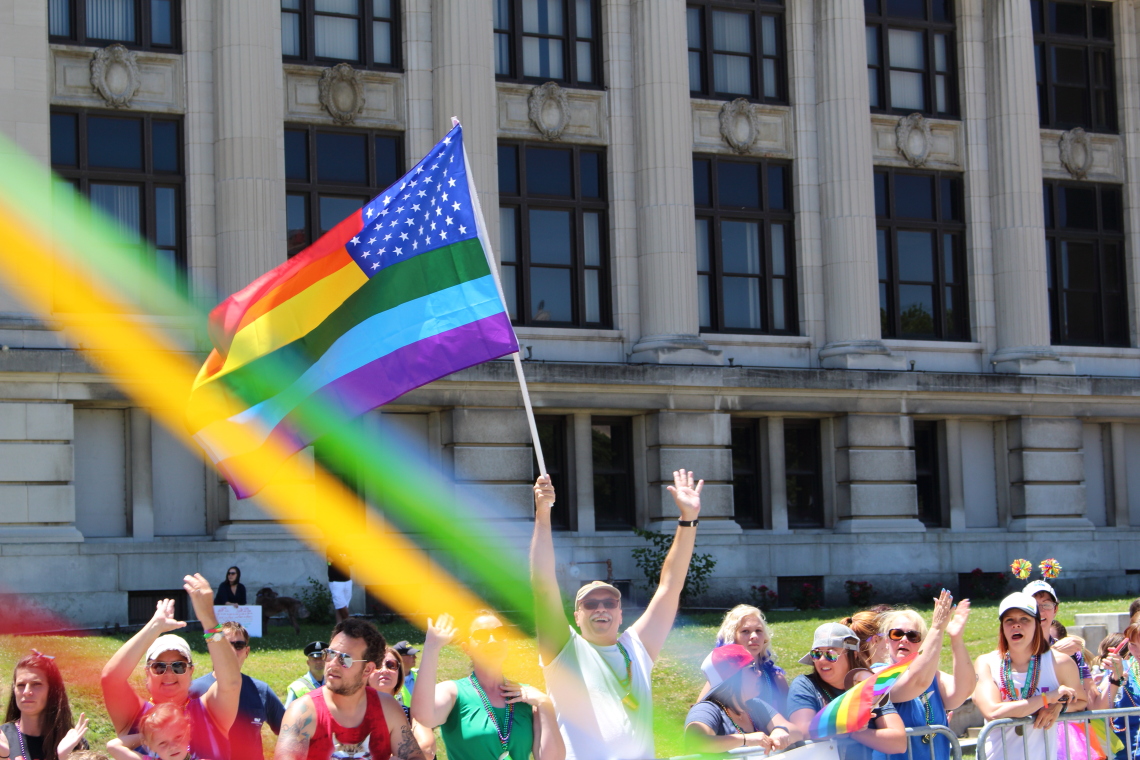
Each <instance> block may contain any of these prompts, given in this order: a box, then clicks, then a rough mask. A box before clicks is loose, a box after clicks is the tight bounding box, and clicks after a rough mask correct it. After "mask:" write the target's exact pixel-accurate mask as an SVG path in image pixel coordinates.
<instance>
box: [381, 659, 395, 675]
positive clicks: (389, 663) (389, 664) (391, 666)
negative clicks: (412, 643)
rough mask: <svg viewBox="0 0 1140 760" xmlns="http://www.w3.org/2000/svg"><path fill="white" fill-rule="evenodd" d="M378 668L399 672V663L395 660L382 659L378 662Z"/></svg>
mask: <svg viewBox="0 0 1140 760" xmlns="http://www.w3.org/2000/svg"><path fill="white" fill-rule="evenodd" d="M380 670H394V671H396V672H397V673H399V672H400V663H398V662H396V661H395V660H384V662H382V663H380Z"/></svg>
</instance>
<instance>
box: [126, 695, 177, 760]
mask: <svg viewBox="0 0 1140 760" xmlns="http://www.w3.org/2000/svg"><path fill="white" fill-rule="evenodd" d="M139 733H140V734H141V735H142V742H143V746H141V747H139V749H138V750H137V751H136V750H133V749H130V748H129V747H127V745H126V744H124V743H123V741H122V740H121V739H118V738H115V739H112V740H111V741H109V742H107V753H108V754H110V755H111V757H112V758H113V759H114V760H148V759H157V760H195V758H194V757H193V755H191V754H190V719H189V718H187V717H186V715H185V714H184V713H183V712H182V710H180V709H179V708H177V707H175V706H174V705H172V704H169V703H164V704H160V705H155V706H154V708H153V709H151V710H150V712H148V713H147V714H146V715H144V716H143V718H142V720H141V721H139Z"/></svg>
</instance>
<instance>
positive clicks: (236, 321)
mask: <svg viewBox="0 0 1140 760" xmlns="http://www.w3.org/2000/svg"><path fill="white" fill-rule="evenodd" d="M476 198H477V196H476V193H475V187H474V185H473V183H472V181H471V177H470V174H469V173H468V171H467V163H466V155H465V153H464V150H463V130H462V127H460V126H459V125H458V124H456V126H455V128H454V129H452V130H451V132H449V133H448V134H447V136H446V137H444V138H443V140H442V141H440V142H439V143H438V144H437V145H436V146H435V147H434V148H432V149H431V151H429V152H428V154H427V156H426V157H425V158H424V159H423V160H422V161H420V162H419V163H418V164H416V166H415V167H413V168H412V170H411V171H409V172H408V173H407V174H406V175H404V176H403V177H401V178H400V179H399V180H397V181H396V182H395V183H394V184H393V185H392V186H391V187H389V188H388V189H387V190H386V191H385V192H383V193H381V194H380V195H378V196H376V197H375V198H373V199H372V200H371V201H369V202H368V203H367V204H365V205H364V208H362V209H361V210H359V211H357V212H355V213H353V214H352V216H350V217H348V218H347V219H345V220H344V221H342V222H341V223H340V224H338V225H337V226H336V227H334V228H333V229H331V230H329V231H328V232H327V233H325V234H324V235H323V236H322V237H321V238H320V239H319V240H317V241H316V242H315V243H313V244H312V245H311V246H309V247H308V248H306V249H305V250H304V251H302V252H301V253H299V254H297V255H296V256H294V257H293V258H292V259H290V260H289V261H287V262H285V263H284V264H282V265H281V266H279V267H277V268H276V269H274V270H273V271H271V272H268V273H266V274H264V275H262V276H261V277H259V278H258V279H257V280H255V281H254V282H252V283H251V284H249V285H248V286H246V287H245V288H244V289H242V290H241V291H239V292H237V293H235V294H233V295H232V296H230V297H229V298H227V299H226V300H225V301H223V302H222V303H221V304H219V305H218V306H217V307H216V308H215V309H214V310H213V311H212V312H211V314H210V320H209V327H210V340H211V342H212V343H213V346H214V348H213V350H212V351H211V352H210V355H209V356H208V357H207V358H206V362H205V364H203V365H202V368H201V370H200V371H199V372H198V376H197V378H196V379H195V381H194V386H193V389H192V390H191V393H190V401H189V409H188V419H189V423H190V429H191V432H192V434H193V436H194V439H195V440H196V441H197V442H198V443H199V444H200V445H201V446H202V448H203V449H204V450H205V452H206V453H207V455H209V456H210V457H211V459H213V461H214V463H215V465H216V466H217V468H218V470H219V472H221V473H222V474H223V475H224V476H225V477H226V478H227V480H229V482H230V485H231V486H233V488H234V491H235V492H236V493H237V495H238V497H239V498H245V497H247V496H250V495H252V494H254V493H256V492H257V491H259V490H260V489H261V488H262V487H263V486H264V485H265V482H264V481H262V482H256V483H250V482H243V483H238V482H236V481H235V478H234V476H233V472H234V468H233V467H232V465H233V464H234V463H235V462H236V460H238V459H240V458H242V457H245V456H249V455H251V454H252V453H253V452H254V451H257V450H258V449H257V448H256V447H262V446H264V445H265V443H266V442H267V441H268V440H270V437H271V436H272V437H273V438H274V439H275V440H276V441H277V442H278V443H281V442H284V443H285V444H286V448H287V450H288V451H290V452H296V451H299V450H300V449H302V448H304V447H305V446H307V445H308V444H309V443H311V442H312V441H313V440H315V439H316V438H318V437H320V435H321V434H322V433H323V431H322V429H321V425H320V423H319V420H320V418H321V416H322V415H321V413H320V410H321V409H322V408H327V406H326V405H329V404H333V405H335V406H336V407H337V408H339V410H340V411H342V412H343V413H344V414H346V415H348V416H352V417H354V416H358V415H360V414H363V413H364V412H366V411H368V410H370V409H374V408H376V407H377V406H380V405H382V404H386V403H388V402H390V401H392V400H393V399H396V398H398V397H399V396H401V395H403V394H404V393H407V392H408V391H410V390H412V389H413V388H417V387H419V386H421V385H425V384H426V383H429V382H431V381H432V380H436V379H438V378H441V377H444V376H445V375H449V374H451V373H452V372H456V371H458V370H461V369H464V368H466V367H470V366H472V365H475V364H479V363H481V362H485V361H488V360H490V359H495V358H497V357H500V356H504V355H506V354H510V353H513V352H515V351H518V341H517V339H516V338H515V334H514V330H513V329H512V327H511V322H510V318H509V317H508V316H507V312H506V307H505V305H504V303H503V298H502V294H501V291H500V288H499V284H498V279H497V278H496V277H495V275H494V274H493V271H492V267H493V266H494V261H493V259H492V258H491V246H490V243H489V241H488V239H487V235H486V229H485V227H484V224H483V220H482V217H481V214H480V212H479V209H478V206H477V202H476ZM213 394H222V395H224V396H225V397H227V398H229V399H236V400H238V402H239V403H240V405H241V408H242V411H241V412H239V413H238V414H235V415H233V416H230V417H228V418H225V419H219V418H215V417H213V416H211V411H210V410H212V409H216V408H218V405H217V404H215V403H212V402H213V401H215V400H216V398H215V397H213ZM232 426H241V427H244V428H245V429H246V430H248V431H251V432H253V433H254V435H253V436H252V437H251V441H252V443H251V445H252V446H254V447H255V448H252V449H248V450H246V451H236V452H235V451H231V450H227V449H225V448H224V447H223V446H222V444H221V441H223V440H226V439H227V436H226V435H225V431H226V430H227V429H230V428H231V427H232Z"/></svg>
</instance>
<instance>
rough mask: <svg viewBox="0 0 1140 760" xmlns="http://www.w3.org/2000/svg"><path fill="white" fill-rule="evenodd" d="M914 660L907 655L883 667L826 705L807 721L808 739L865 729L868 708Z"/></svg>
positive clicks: (867, 720) (871, 706) (868, 721)
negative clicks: (809, 721)
mask: <svg viewBox="0 0 1140 760" xmlns="http://www.w3.org/2000/svg"><path fill="white" fill-rule="evenodd" d="M915 657H917V655H911V656H910V657H908V658H906V659H905V660H903V661H902V662H899V663H896V664H894V665H891V666H890V667H886V668H883V669H882V670H880V671H878V672H877V673H874V674H873V675H871V676H870V677H868V678H865V679H863V680H862V681H860V682H859V683H857V684H855V685H854V686H852V687H851V688H850V689H848V690H847V691H845V692H843V694H841V695H840V696H839V697H837V698H835V699H833V700H832V701H831V702H828V703H827V705H825V706H824V708H823V709H822V710H820V711H819V712H818V713H816V716H815V717H814V718H812V719H811V727H810V729H809V730H810V731H811V736H812V738H813V739H824V738H827V737H828V736H835V735H836V734H850V733H853V732H855V731H861V730H862V729H864V728H866V727H867V724H868V723H870V722H871V710H872V708H873V707H874V706H875V704H876V703H877V702H878V700H879V698H880V697H882V696H883V695H885V694H887V693H888V692H890V690H891V687H892V686H894V685H895V681H897V680H899V676H901V675H902V674H903V673H904V672H906V669H907V668H908V667H910V664H911V662H913V661H914V658H915Z"/></svg>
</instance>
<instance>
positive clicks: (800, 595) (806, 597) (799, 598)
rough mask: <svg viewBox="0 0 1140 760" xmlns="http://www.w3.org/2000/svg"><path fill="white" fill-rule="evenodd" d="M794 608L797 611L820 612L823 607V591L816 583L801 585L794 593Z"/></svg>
mask: <svg viewBox="0 0 1140 760" xmlns="http://www.w3.org/2000/svg"><path fill="white" fill-rule="evenodd" d="M792 606H793V607H795V608H796V609H797V610H818V609H820V608H822V607H823V589H821V588H819V587H818V586H816V585H815V584H814V583H801V584H800V587H799V588H798V589H796V590H795V591H793V592H792Z"/></svg>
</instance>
